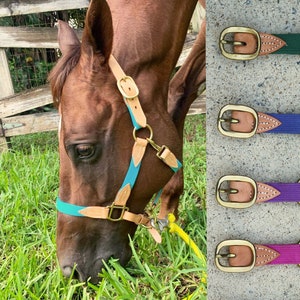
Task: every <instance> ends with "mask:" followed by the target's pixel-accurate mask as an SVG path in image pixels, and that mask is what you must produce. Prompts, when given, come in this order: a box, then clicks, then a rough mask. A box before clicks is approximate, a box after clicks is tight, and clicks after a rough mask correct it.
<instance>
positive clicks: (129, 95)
mask: <svg viewBox="0 0 300 300" xmlns="http://www.w3.org/2000/svg"><path fill="white" fill-rule="evenodd" d="M109 66H110V69H111V71H112V73H113V74H114V76H115V78H116V80H117V86H118V89H119V91H120V93H121V94H122V96H123V99H124V102H125V104H126V106H127V109H128V111H129V114H130V117H131V121H132V125H133V127H134V129H133V138H134V140H135V143H134V145H133V149H132V155H131V161H130V164H129V168H128V171H127V173H126V176H125V179H124V181H123V184H122V186H121V188H120V189H119V191H118V193H117V195H116V198H115V200H114V201H113V203H112V204H111V205H110V206H105V207H103V206H79V205H75V204H71V203H68V202H64V201H62V200H61V199H60V198H59V197H57V199H56V208H57V210H58V211H59V212H61V213H64V214H67V215H70V216H75V217H89V218H95V219H106V220H110V221H112V222H116V221H122V220H126V221H129V222H133V223H135V224H137V225H142V226H144V227H146V228H147V229H148V230H149V232H150V233H151V235H152V236H153V238H154V239H155V241H156V242H158V243H160V242H161V236H160V234H159V232H158V231H157V230H156V228H155V227H154V224H153V222H152V219H150V218H149V217H148V216H146V215H145V214H135V213H132V212H130V211H129V208H128V207H127V206H126V204H127V200H128V199H129V196H130V194H131V191H132V189H133V187H134V185H135V182H136V179H137V177H138V174H139V171H140V166H141V162H142V159H143V157H144V154H145V151H146V148H147V145H148V144H149V145H150V146H152V147H153V148H154V149H155V150H156V151H157V154H156V156H157V157H158V158H159V159H160V160H162V161H163V162H164V163H165V164H166V165H168V166H169V167H170V168H171V169H172V170H173V171H174V172H177V171H178V170H179V169H180V168H181V167H182V164H181V163H180V161H179V160H178V159H177V158H176V157H175V155H174V154H173V153H172V152H171V151H170V149H169V148H168V147H167V146H165V145H163V146H159V145H157V144H156V143H155V142H154V140H153V131H152V128H151V126H150V125H148V124H147V119H146V116H145V114H144V112H143V109H142V107H141V104H140V101H139V99H138V94H139V90H138V88H137V86H136V84H135V82H134V80H133V79H132V78H131V77H130V76H127V75H126V74H125V73H124V71H123V70H122V68H121V67H120V65H119V64H118V62H117V61H116V59H115V58H114V57H113V56H112V55H111V56H110V59H109ZM142 128H146V129H148V131H149V137H148V138H139V137H137V136H136V132H137V131H138V130H139V129H142ZM115 212H117V214H118V217H115Z"/></svg>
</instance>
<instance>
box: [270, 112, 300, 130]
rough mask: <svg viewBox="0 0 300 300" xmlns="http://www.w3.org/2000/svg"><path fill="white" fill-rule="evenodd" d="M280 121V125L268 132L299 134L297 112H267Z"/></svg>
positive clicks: (299, 120)
mask: <svg viewBox="0 0 300 300" xmlns="http://www.w3.org/2000/svg"><path fill="white" fill-rule="evenodd" d="M268 115H270V116H272V117H274V118H276V119H277V120H279V121H280V122H281V125H280V126H278V127H276V128H274V129H272V130H269V131H268V133H289V134H300V115H299V114H268Z"/></svg>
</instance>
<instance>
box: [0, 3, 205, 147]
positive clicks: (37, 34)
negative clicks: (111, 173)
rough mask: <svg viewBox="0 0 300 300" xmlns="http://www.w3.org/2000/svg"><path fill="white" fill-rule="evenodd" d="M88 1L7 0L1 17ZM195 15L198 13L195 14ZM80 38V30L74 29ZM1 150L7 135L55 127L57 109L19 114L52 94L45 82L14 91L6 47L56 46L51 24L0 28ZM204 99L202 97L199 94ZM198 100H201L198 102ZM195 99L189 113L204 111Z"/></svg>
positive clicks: (46, 101) (72, 6) (78, 5)
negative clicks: (26, 89)
mask: <svg viewBox="0 0 300 300" xmlns="http://www.w3.org/2000/svg"><path fill="white" fill-rule="evenodd" d="M88 4H89V1H88V0H74V1H65V0H51V2H50V1H49V2H48V1H47V0H38V1H36V0H24V1H16V0H11V1H9V0H6V1H1V2H0V18H2V17H8V16H18V15H25V14H33V13H43V12H51V11H62V10H73V9H79V8H86V7H87V6H88ZM195 16H196V17H197V16H198V15H197V14H195ZM76 32H77V35H78V37H79V39H81V36H82V30H77V31H76ZM0 40H1V48H0V74H1V77H2V78H1V81H0V95H1V97H2V98H0V152H1V151H5V150H7V143H6V138H9V137H12V136H16V135H23V134H29V133H36V132H42V131H51V130H56V129H57V125H58V119H59V118H58V114H57V113H56V112H44V113H31V114H26V115H19V114H21V113H23V112H26V111H29V110H32V109H35V108H38V107H41V106H45V105H47V104H50V103H52V96H51V93H50V88H49V86H48V85H46V86H41V87H39V88H36V89H31V90H28V91H25V92H22V93H20V94H15V93H14V89H13V84H12V79H11V75H10V71H9V66H8V61H7V57H6V53H5V50H4V49H5V48H44V49H56V48H58V42H57V29H56V28H54V27H24V26H20V27H11V26H1V27H0ZM192 41H193V39H192V40H191V41H189V42H188V43H187V44H186V45H185V48H184V50H183V52H182V55H181V58H180V60H179V61H178V64H179V65H180V64H181V63H182V61H183V60H184V58H185V57H186V56H187V55H188V53H189V50H190V48H191V45H192ZM202 98H203V97H202ZM200 102H201V103H200ZM200 102H199V100H198V101H197V102H196V104H195V105H194V106H193V108H192V111H191V113H192V114H194V113H197V111H198V112H201V111H202V112H203V110H205V105H204V103H203V99H202V100H200Z"/></svg>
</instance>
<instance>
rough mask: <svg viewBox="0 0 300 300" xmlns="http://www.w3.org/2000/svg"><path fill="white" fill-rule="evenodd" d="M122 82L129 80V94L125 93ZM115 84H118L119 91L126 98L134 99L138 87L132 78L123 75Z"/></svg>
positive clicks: (137, 93)
mask: <svg viewBox="0 0 300 300" xmlns="http://www.w3.org/2000/svg"><path fill="white" fill-rule="evenodd" d="M124 82H129V84H130V88H129V90H130V95H129V94H127V92H126V91H125V89H124V87H123V86H122V83H124ZM117 85H118V89H119V91H120V93H121V94H122V96H123V97H124V98H126V99H134V98H136V97H137V96H138V95H139V89H138V87H137V85H136V84H135V82H134V80H133V78H132V77H130V76H124V77H122V78H121V79H119V80H118V81H117Z"/></svg>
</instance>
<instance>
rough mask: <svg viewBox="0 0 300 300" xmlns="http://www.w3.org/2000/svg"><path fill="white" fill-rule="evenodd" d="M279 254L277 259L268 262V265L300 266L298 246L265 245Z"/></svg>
mask: <svg viewBox="0 0 300 300" xmlns="http://www.w3.org/2000/svg"><path fill="white" fill-rule="evenodd" d="M265 246H267V247H268V248H271V249H273V250H275V251H276V252H278V253H279V255H278V257H277V258H275V259H274V260H272V261H271V262H269V263H268V264H269V265H278V264H300V244H287V245H277V244H276V245H272V244H271V245H265Z"/></svg>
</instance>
